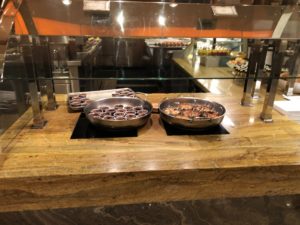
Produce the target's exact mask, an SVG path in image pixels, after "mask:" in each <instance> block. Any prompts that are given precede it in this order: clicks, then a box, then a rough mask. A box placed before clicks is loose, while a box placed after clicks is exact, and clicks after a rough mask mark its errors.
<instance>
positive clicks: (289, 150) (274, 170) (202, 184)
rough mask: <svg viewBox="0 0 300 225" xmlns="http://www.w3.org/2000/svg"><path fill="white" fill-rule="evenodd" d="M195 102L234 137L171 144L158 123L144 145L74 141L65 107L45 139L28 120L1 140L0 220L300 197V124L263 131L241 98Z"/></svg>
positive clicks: (277, 120) (54, 114) (180, 139)
mask: <svg viewBox="0 0 300 225" xmlns="http://www.w3.org/2000/svg"><path fill="white" fill-rule="evenodd" d="M177 95H178V94H175V96H177ZM167 96H168V97H171V96H174V95H171V94H168V95H167ZM192 96H196V97H200V98H206V99H209V100H213V101H217V102H220V103H222V104H223V105H224V106H225V107H226V109H227V113H226V117H225V119H224V121H223V125H224V127H225V128H226V129H227V130H228V131H229V132H230V134H228V135H206V136H188V135H186V136H167V135H166V134H165V131H164V129H163V127H162V125H161V124H160V123H159V115H158V114H153V115H152V117H151V120H150V121H149V123H148V124H147V125H146V126H145V127H143V128H142V129H140V130H139V135H138V137H131V138H107V139H81V140H71V139H70V136H71V133H72V130H73V128H74V126H75V123H76V121H77V118H78V116H79V114H78V113H68V112H67V108H66V103H65V102H64V101H61V102H60V107H59V108H58V109H57V110H56V111H47V112H45V118H46V119H47V120H48V123H47V125H46V126H45V128H44V129H42V130H37V129H30V125H31V121H29V118H30V114H31V112H30V110H29V111H28V112H27V113H25V114H24V115H23V116H22V117H21V118H20V119H19V120H18V121H17V122H16V123H15V124H14V125H13V126H12V127H11V128H10V129H9V130H8V131H7V132H6V133H4V135H2V136H1V138H0V143H1V146H2V148H1V154H0V211H16V210H36V209H46V208H65V207H81V206H96V205H112V204H127V203H140V202H158V201H170V200H190V199H204V198H223V197H241V196H261V195H281V194H295V193H300V139H299V135H300V125H299V124H296V123H294V122H292V121H289V120H288V119H287V118H286V117H284V116H282V115H280V114H278V113H277V112H274V123H271V124H266V123H263V122H262V121H261V120H260V119H259V113H260V111H261V107H262V106H261V103H260V102H259V103H257V104H256V105H255V107H242V106H241V105H240V102H239V100H240V99H239V98H240V94H238V95H236V96H233V95H231V96H225V95H215V94H209V93H200V94H192ZM164 97H166V94H151V95H149V100H150V101H151V102H153V103H157V102H159V101H161V100H162V99H163V98H164ZM16 132H17V133H16Z"/></svg>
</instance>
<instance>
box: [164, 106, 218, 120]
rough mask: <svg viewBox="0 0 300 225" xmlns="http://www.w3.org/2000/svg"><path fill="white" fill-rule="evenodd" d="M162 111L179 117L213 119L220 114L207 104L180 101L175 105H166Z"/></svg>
mask: <svg viewBox="0 0 300 225" xmlns="http://www.w3.org/2000/svg"><path fill="white" fill-rule="evenodd" d="M163 111H164V113H166V114H168V115H170V116H173V117H176V118H179V119H186V120H190V119H214V118H217V117H219V116H220V114H219V113H218V112H217V111H215V110H214V109H213V108H212V107H211V106H209V105H202V104H197V103H196V104H194V103H180V104H178V105H176V106H168V107H167V108H165V109H164V110H163Z"/></svg>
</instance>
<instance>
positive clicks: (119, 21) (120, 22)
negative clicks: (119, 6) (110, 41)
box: [116, 11, 125, 32]
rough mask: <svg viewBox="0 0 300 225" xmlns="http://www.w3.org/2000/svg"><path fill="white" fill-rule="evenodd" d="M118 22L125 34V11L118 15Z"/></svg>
mask: <svg viewBox="0 0 300 225" xmlns="http://www.w3.org/2000/svg"><path fill="white" fill-rule="evenodd" d="M116 20H117V22H118V24H119V26H120V29H121V31H122V32H124V22H125V17H124V13H123V11H121V12H120V13H119V14H118V16H117V18H116Z"/></svg>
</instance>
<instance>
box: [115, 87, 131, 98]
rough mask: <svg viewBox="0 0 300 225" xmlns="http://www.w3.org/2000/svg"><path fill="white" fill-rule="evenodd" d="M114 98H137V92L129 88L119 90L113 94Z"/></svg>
mask: <svg viewBox="0 0 300 225" xmlns="http://www.w3.org/2000/svg"><path fill="white" fill-rule="evenodd" d="M112 97H135V92H134V91H133V90H131V89H129V88H128V89H127V88H125V89H122V90H117V91H116V92H115V93H113V94H112Z"/></svg>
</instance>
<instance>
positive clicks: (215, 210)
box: [0, 195, 300, 225]
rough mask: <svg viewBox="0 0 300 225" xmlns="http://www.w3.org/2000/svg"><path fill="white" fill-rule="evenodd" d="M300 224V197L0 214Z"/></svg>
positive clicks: (116, 222) (29, 221) (33, 221)
mask: <svg viewBox="0 0 300 225" xmlns="http://www.w3.org/2000/svg"><path fill="white" fill-rule="evenodd" d="M15 224H16V225H300V195H293V196H277V197H257V198H239V199H214V200H197V201H182V202H165V203H151V204H149V203H147V204H135V205H120V206H106V207H89V208H69V209H54V210H42V211H24V212H11V213H0V225H15Z"/></svg>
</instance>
